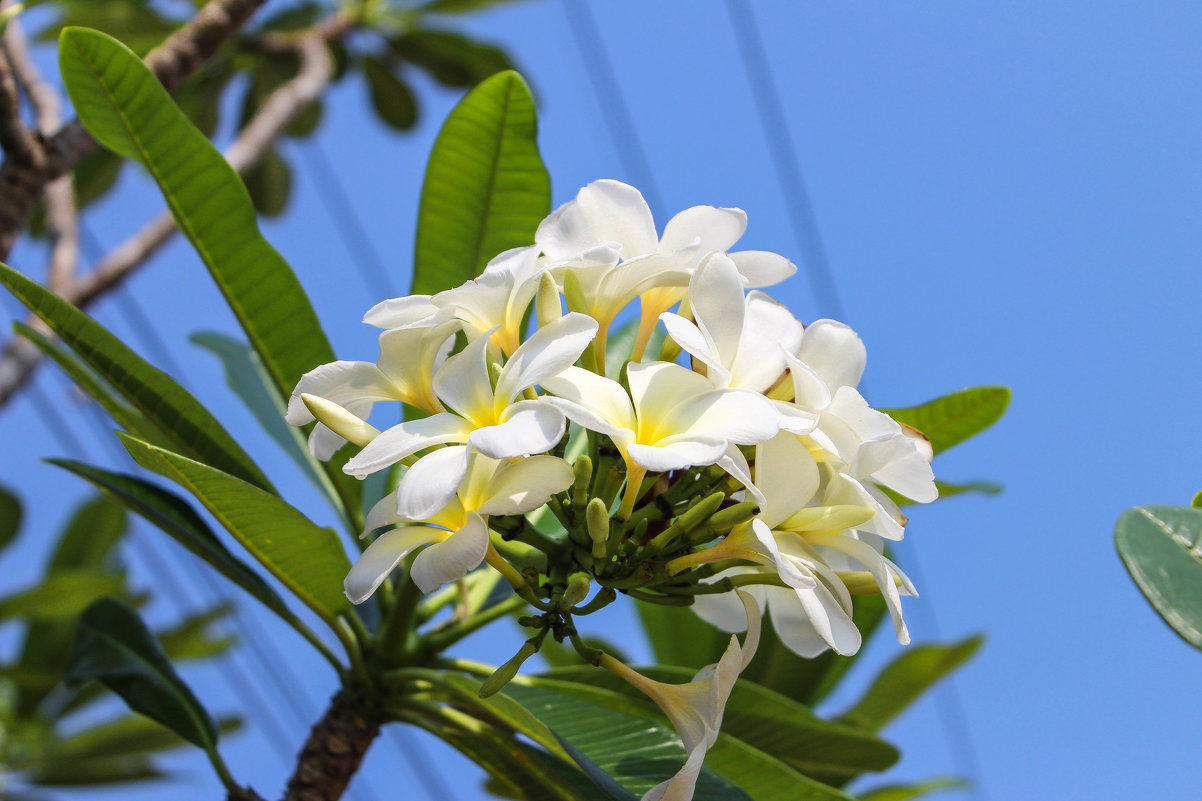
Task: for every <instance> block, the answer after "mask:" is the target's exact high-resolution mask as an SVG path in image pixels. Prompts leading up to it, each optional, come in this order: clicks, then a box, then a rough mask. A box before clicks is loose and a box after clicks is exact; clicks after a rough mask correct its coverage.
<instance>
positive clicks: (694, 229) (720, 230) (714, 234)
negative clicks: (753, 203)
mask: <svg viewBox="0 0 1202 801" xmlns="http://www.w3.org/2000/svg"><path fill="white" fill-rule="evenodd" d="M745 230H747V213H746V212H744V211H743V210H742V209H727V208H720V207H716V206H693V207H692V208H691V209H685V210H684V211H682V212H680V213H679V214H677V215H676V216H675V217H673V218H672V219H670V220H668V224H667V225H665V226H664V235H663V237H661V238H660V240H659V248H660V250H679V249H681V248H686V247H692V246H696V247H697V249H698V250H699V251H700V252H701V253H710V252H712V251H715V250H730V248H731V245H733V244H734V243H735V242H738V241H739V237H741V236H742V235H743V232H744V231H745Z"/></svg>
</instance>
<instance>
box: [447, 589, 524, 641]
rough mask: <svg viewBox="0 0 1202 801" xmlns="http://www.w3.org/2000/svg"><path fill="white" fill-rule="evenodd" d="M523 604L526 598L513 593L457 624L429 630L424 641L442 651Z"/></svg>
mask: <svg viewBox="0 0 1202 801" xmlns="http://www.w3.org/2000/svg"><path fill="white" fill-rule="evenodd" d="M525 605H526V599H525V598H522V597H521V596H520V595H514V596H512V597H510V598H506V599H505V600H504V601H501V602H500V603H498V604H493V605H492V606H490V607H489V608H487V609H485V610H484V611H483V612H480V613H479V614H477V615H473V616H472V617H470V618H468V619H467V620H465V621H464V622H463V623H460V624H459V625H453V626H450V627H449V628H446V629H439V630H435V631H432V632H430V634H429V635H428V636H426V637H425V638H424V640H425V643H426V645H427V646H428V647H429V648H430V649H431V650H432V651H434V652H439V651H442V650H444V649H446V648H447V647H448V646H450V645H453V644H454V643H457V642H459V641H460V640H462V639H463V638H464V637H466V636H468V635H469V634H472V633H473V632H475V631H478V630H480V629H482V628H484V627H485V626H487V625H488V624H489V623H492V622H493V621H494V620H498V619H500V618H502V617H506V616H507V615H509V614H511V613H513V612H516V611H517V610H518V609H521V608H522V607H523V606H525Z"/></svg>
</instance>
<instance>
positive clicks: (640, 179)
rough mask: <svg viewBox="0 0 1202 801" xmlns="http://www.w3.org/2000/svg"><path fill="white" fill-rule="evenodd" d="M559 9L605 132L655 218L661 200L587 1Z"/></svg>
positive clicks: (573, 0) (569, 1)
mask: <svg viewBox="0 0 1202 801" xmlns="http://www.w3.org/2000/svg"><path fill="white" fill-rule="evenodd" d="M563 9H564V11H565V13H566V14H567V17H568V26H569V27H570V28H571V29H572V38H573V39H575V40H576V52H578V53H579V54H580V56H581V59H582V60H583V61H584V70H585V72H586V73H587V74H588V79H589V83H590V84H592V87H593V94H594V95H596V97H597V103H598V104H599V105H600V106H601V108H602V109H603V110H604V111H605V113H604V114H602V115H601V118H602V119H603V120H605V127H606V130H607V131H608V132H609V136H610V139H612V140H613V144H614V147H616V148H617V151H618V158H620V159H621V160H622V163H623V165H624V166H625V168H626V171H627V172H628V173H629V174H630V175H631V177H632V178H633V180H634V181H635V182H636V183H637V184H638V185H639V187H640V189H641V191H642V193H643V197H644V198H645V199H646V200H647V205H649V206H650V207H651V209H652V211H653V212H654V213H655V214H656V215H657V216H658V215H660V214H662V212H663V207H662V206H661V205H660V200H661V198H662V196H661V195H660V192H659V186H658V184H657V182H656V180H655V173H654V172H653V171H652V170H651V162H650V161H649V160H648V159H647V154H646V152H645V151H644V150H643V145H642V142H641V141H640V140H639V137H638V134H637V131H638V130H639V129H638V126H636V125H635V124H634V118H633V117H632V116H631V114H630V108H629V106H627V105H626V100H625V98H624V97H623V94H622V89H621V84H620V83H619V82H618V76H617V73H616V72H614V68H613V63H612V62H611V61H610V60H609V51H608V50H606V49H605V48H604V47H602V46H600V45H599V43H600V42H601V31H600V29H599V28H598V26H597V20H596V18H595V17H593V13H592V11H591V10H590V9H589V6H588V0H564V2H563Z"/></svg>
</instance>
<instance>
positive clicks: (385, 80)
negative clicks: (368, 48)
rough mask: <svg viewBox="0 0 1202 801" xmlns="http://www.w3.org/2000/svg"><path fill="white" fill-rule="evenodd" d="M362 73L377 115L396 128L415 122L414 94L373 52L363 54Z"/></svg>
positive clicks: (406, 127) (415, 100)
mask: <svg viewBox="0 0 1202 801" xmlns="http://www.w3.org/2000/svg"><path fill="white" fill-rule="evenodd" d="M363 77H364V78H366V79H367V89H368V93H369V94H370V95H371V105H372V108H374V109H375V110H376V115H377V116H378V117H379V118H380V119H381V120H383V121H384V122H385V123H387V124H388V126H389V127H391V128H395V129H396V130H398V131H407V130H409V129H410V128H412V127H413V126H414V125H416V124H417V98H415V97H414V96H413V90H412V89H410V88H409V87H408V86H406V85H405V82H404V81H402V80H401V79H400V78H398V77H397V76H396V74H395V73H394V72H393V71H392V70H391V69H389V68H388V65H387V64H385V63H384V62H383V61H380V60H379V59H378V58H376V57H375V56H370V55H369V56H364V57H363Z"/></svg>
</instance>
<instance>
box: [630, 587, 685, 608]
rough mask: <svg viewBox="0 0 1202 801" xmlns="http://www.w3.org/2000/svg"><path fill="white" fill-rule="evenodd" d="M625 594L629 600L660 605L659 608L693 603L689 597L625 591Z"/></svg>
mask: <svg viewBox="0 0 1202 801" xmlns="http://www.w3.org/2000/svg"><path fill="white" fill-rule="evenodd" d="M625 592H626V594H627V595H629V596H630V597H631V598H637V599H639V600H640V601H648V602H649V603H653V604H660V605H661V606H690V605H692V603H693V596H691V595H657V594H656V593H653V592H643V591H642V590H626V591H625Z"/></svg>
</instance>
